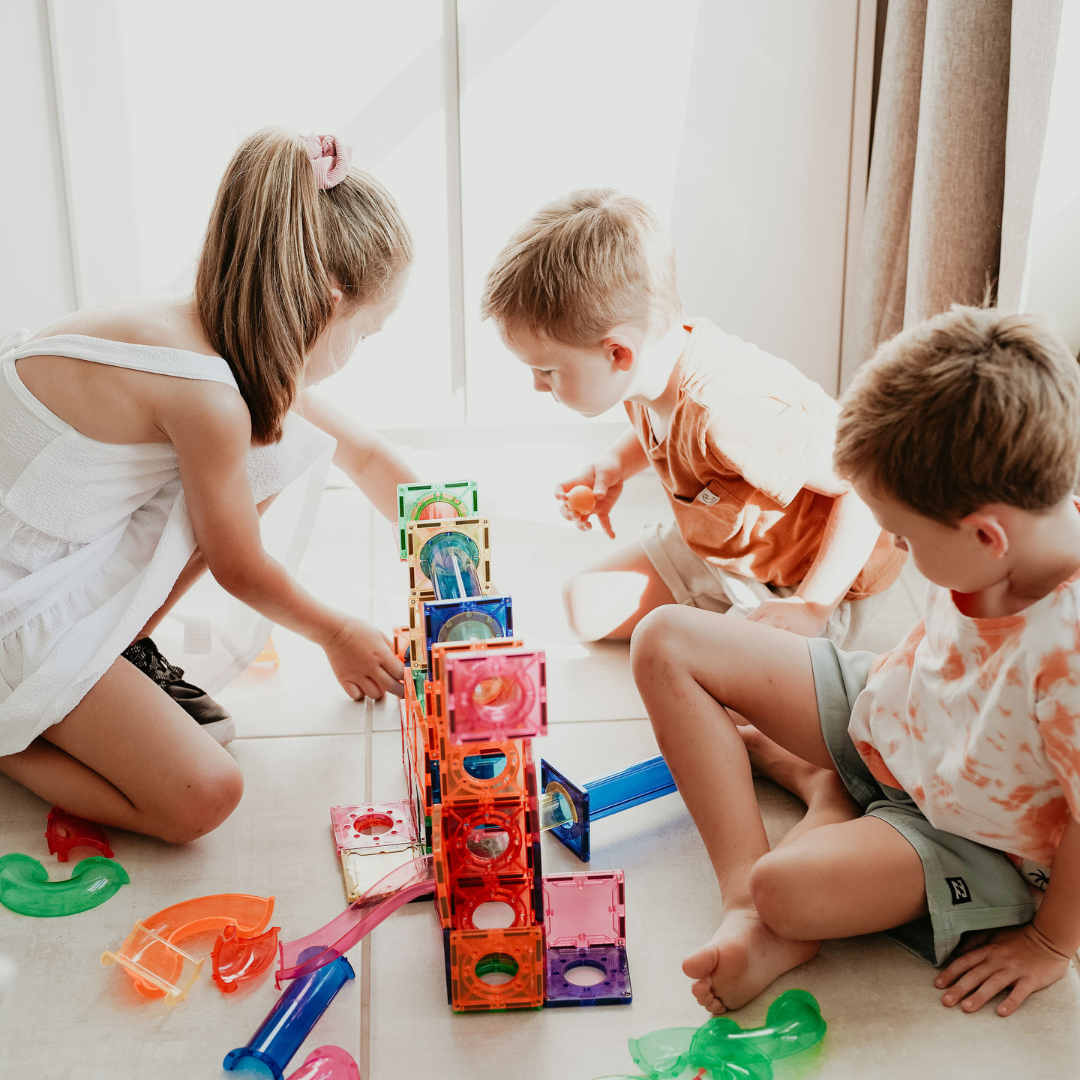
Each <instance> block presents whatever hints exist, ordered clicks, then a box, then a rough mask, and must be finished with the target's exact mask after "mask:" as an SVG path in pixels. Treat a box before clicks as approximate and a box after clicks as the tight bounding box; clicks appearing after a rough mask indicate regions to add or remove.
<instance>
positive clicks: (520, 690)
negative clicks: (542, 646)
mask: <svg viewBox="0 0 1080 1080" xmlns="http://www.w3.org/2000/svg"><path fill="white" fill-rule="evenodd" d="M446 681H447V686H448V693H447V698H448V699H449V701H448V706H449V707H448V714H449V727H450V739H451V741H452V742H456V743H461V742H472V741H477V740H488V739H531V738H533V737H534V736H537V735H546V734H547V682H546V679H545V674H544V654H543V653H542V652H536V651H532V650H520V651H513V652H510V651H507V650H499V651H492V652H475V653H469V654H463V653H459V654H457V655H455V656H448V657H447V658H446Z"/></svg>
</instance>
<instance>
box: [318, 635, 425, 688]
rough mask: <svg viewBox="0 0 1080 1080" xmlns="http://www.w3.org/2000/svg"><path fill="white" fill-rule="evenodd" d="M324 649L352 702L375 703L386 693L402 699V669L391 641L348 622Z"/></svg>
mask: <svg viewBox="0 0 1080 1080" xmlns="http://www.w3.org/2000/svg"><path fill="white" fill-rule="evenodd" d="M323 649H324V651H325V652H326V658H327V659H328V660H329V661H330V667H331V668H333V670H334V674H335V675H336V676H337V681H338V682H339V683H341V685H342V687H343V688H344V690H345V693H347V694H348V695H349V697H351V698H352V699H353V700H354V701H362V700H363V699H364V698H365V697H369V698H373V699H374V700H375V701H378V700H379V699H380V698H381V697H382V696H383V694H385V693H386V692H387V691H389V692H390V693H391V694H397V696H398V697H404V696H405V687H404V685H403V683H402V681H401V680H402V679H403V678H404V676H405V667H404V665H403V664H402V663H401V661H400V660H399V659H398V658H397V657H396V656H395V655H394V650H393V647H392V645H391V644H390V639H389V638H388V637H387V636H386V635H385V634H383V633H381V632H380V631H378V630H376V629H375V627H374V626H372V625H371V624H370V623H366V622H364V621H363V620H362V619H352V618H347V619H346V620H345V622H344V623H343V624H342V627H341V629H340V630H338V632H337V633H336V634H335V635H334V636H333V637H332V638H331V639H330V640H329V641H328V642H327V643H326V644H325V645H323Z"/></svg>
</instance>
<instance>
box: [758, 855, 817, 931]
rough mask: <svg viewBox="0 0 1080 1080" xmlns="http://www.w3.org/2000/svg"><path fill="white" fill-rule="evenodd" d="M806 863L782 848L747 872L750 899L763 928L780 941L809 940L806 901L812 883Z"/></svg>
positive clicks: (764, 856)
mask: <svg viewBox="0 0 1080 1080" xmlns="http://www.w3.org/2000/svg"><path fill="white" fill-rule="evenodd" d="M807 870H808V868H807V867H806V865H805V861H804V860H803V859H799V858H791V857H789V854H788V852H786V851H784V850H783V849H781V850H780V851H772V852H770V853H769V854H768V855H763V856H762V857H761V858H760V859H758V861H757V862H756V863H755V864H754V866H753V869H752V870H751V871H750V881H749V885H750V898H751V899H752V900H753V901H754V907H755V908H756V909H757V913H758V914H759V915H760V916H761V917H762V919H764V920H765V923H766V925H768V927H769V928H770V929H771V930H772V931H773V933H775V934H778V935H779V936H780V937H782V938H787V939H789V940H791V941H803V940H809V939H812V938H813V937H814V935H813V934H812V933H808V932H807V931H808V930H809V923H808V921H807V901H808V899H809V896H810V890H811V888H812V882H811V880H810V875H809V874H808V872H807Z"/></svg>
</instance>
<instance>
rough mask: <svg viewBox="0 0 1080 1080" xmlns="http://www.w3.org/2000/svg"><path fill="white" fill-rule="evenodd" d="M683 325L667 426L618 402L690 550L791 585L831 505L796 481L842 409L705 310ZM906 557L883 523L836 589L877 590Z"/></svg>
mask: <svg viewBox="0 0 1080 1080" xmlns="http://www.w3.org/2000/svg"><path fill="white" fill-rule="evenodd" d="M687 329H688V330H689V331H690V337H689V339H688V341H687V345H686V349H685V350H684V352H683V355H682V358H681V359H680V376H679V377H680V384H679V393H678V399H677V401H676V404H675V409H674V411H673V412H672V414H671V419H670V421H669V425H668V431H667V435H666V436H665V438H663V439H659V440H658V439H657V438H655V436H654V434H653V429H652V424H651V422H650V419H649V411H648V409H647V408H646V407H645V406H644V405H641V404H639V403H637V402H629V401H628V402H627V403H626V411H627V413H628V414H629V416H630V422H631V423H632V424H633V425H634V428H635V430H636V431H637V435H638V438H639V439H640V440H641V444H642V446H643V447H644V448H645V452H646V453H647V454H648V456H649V459H650V461H651V462H652V465H653V467H654V468H655V469H656V472H657V473H658V475H659V476H660V479H661V481H662V482H663V484H664V487H665V488H666V489H667V493H668V498H669V500H670V501H671V505H672V508H673V509H674V512H675V521H676V523H677V524H678V526H679V532H680V533H681V535H682V538H683V540H684V541H685V542H686V545H687V547H689V548H690V550H691V551H693V552H694V553H695V554H697V555H699V556H701V558H703V559H707V560H708V561H709V562H711V563H714V564H715V565H717V566H719V567H720V568H721V569H724V570H727V571H729V572H731V573H735V574H741V575H742V576H743V577H749V578H755V579H756V580H757V581H760V582H762V583H763V584H765V585H785V586H796V585H798V584H799V582H801V581H802V580H803V578H804V577H805V576H806V574H807V573H808V572H809V570H810V567H811V565H812V564H813V562H814V559H815V558H816V557H817V553H818V550H819V549H820V547H821V543H822V540H823V539H824V535H825V525H826V522H827V521H828V517H829V513H830V511H831V510H832V505H833V499H832V498H831V497H829V496H827V495H821V494H818V493H816V492H813V491H811V490H810V489H809V488H807V487H805V484H806V480H807V477H808V476H809V475H810V472H811V470H812V469H813V467H814V465H815V463H816V462H817V461H818V460H819V458H820V456H821V454H822V452H823V450H824V449H825V447H827V446H830V445H831V444H832V441H833V439H834V437H835V432H836V419H837V416H838V415H839V411H840V408H839V406H838V405H837V403H836V402H835V401H834V400H833V399H832V398H831V397H829V395H828V394H826V393H825V391H824V390H823V389H822V388H821V387H820V386H818V384H817V383H815V382H813V381H812V380H811V379H808V378H807V377H806V376H805V375H803V374H802V372H800V371H799V370H798V369H797V368H795V367H794V366H793V365H792V364H789V363H788V362H787V361H786V360H781V359H779V358H777V357H775V356H770V355H769V354H768V353H767V352H764V351H762V350H761V349H759V348H758V347H757V346H756V345H751V344H749V343H748V342H745V341H742V340H741V339H740V338H737V337H733V336H732V335H730V334H725V333H723V332H722V331H721V330H719V329H717V327H715V326H714V325H713V324H712V323H711V322H709V320H708V319H693V320H691V321H690V322H689V323H688V324H687ZM903 561H904V555H903V553H902V552H900V551H898V550H897V549H896V548H894V547H893V545H892V542H891V539H890V538H889V537H888V536H886V535H885V534H882V536H881V538H880V539H879V541H878V544H877V546H876V547H875V548H874V551H873V553H872V554H871V556H870V558H869V560H868V561H867V563H866V565H865V566H864V567H863V568H862V569H861V571H860V573H859V575H858V577H856V578H855V581H854V583H853V584H852V586H851V588H850V590H849V591H848V593H847V595H846V596H845V599H846V600H860V599H863V598H865V597H867V596H872V595H874V594H876V593H879V592H883V591H884V590H885V589H887V588H888V587H889V586H890V585H891V584H892V583H893V581H895V580H896V577H897V575H898V574H899V573H900V569H901V567H902V566H903ZM853 570H854V568H853Z"/></svg>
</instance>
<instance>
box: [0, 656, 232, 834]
mask: <svg viewBox="0 0 1080 1080" xmlns="http://www.w3.org/2000/svg"><path fill="white" fill-rule="evenodd" d="M0 772H3V773H6V774H7V775H8V776H10V777H11V778H12V779H14V780H17V781H18V782H19V783H20V784H22V785H23V786H24V787H28V788H29V789H30V790H31V791H33V792H35V793H36V794H37V795H40V796H41V797H42V798H43V799H45V800H47V801H48V802H51V803H54V804H56V805H59V806H62V807H63V808H64V809H65V810H68V811H69V812H71V813H73V814H76V815H78V816H79V817H85V818H88V819H89V820H91V821H97V822H100V823H101V824H102V825H112V826H115V827H118V828H121V829H129V830H131V831H132V832H139V833H145V834H147V835H149V836H157V837H160V838H161V839H162V840H168V841H170V842H171V843H185V842H187V841H189V840H194V839H195V838H196V837H198V836H202V835H203V834H204V833H208V832H210V831H211V830H212V829H215V828H217V826H218V825H220V824H221V823H222V822H223V821H224V820H225V819H226V818H227V817H228V816H229V814H231V813H232V811H233V809H234V808H235V807H236V804H237V803H238V802H239V801H240V796H241V795H242V794H243V790H244V781H243V776H242V774H241V772H240V769H239V767H238V766H237V765H236V763H235V762H234V761H233V759H232V758H231V757H230V756H229V754H228V752H227V751H226V750H224V749H223V748H222V747H220V746H219V745H218V744H217V743H216V742H215V741H214V740H213V738H211V737H210V736H209V735H208V734H207V733H206V732H205V731H203V730H202V729H201V728H200V727H199V726H198V724H195V723H193V722H192V719H191V717H190V716H188V714H187V713H186V712H184V710H183V709H181V708H180V706H179V705H177V704H176V702H174V701H173V700H172V699H171V698H170V697H169V696H168V694H166V693H165V692H164V691H163V690H161V689H159V688H158V687H157V686H155V685H154V683H153V682H151V681H150V679H148V678H147V677H146V676H145V675H143V674H142V673H141V672H140V671H138V670H136V668H134V667H133V666H132V665H131V664H129V663H128V662H127V661H126V660H124V659H118V660H117V661H116V662H115V663H114V664H113V665H112V667H111V668H109V670H108V671H107V672H106V673H105V674H104V675H103V676H102V677H101V679H100V680H99V681H98V682H97V684H96V685H95V686H94V687H93V688H92V689H91V690H90V691H89V693H87V695H86V697H84V698H83V700H82V701H81V702H79V704H78V705H77V706H76V707H75V708H74V709H72V711H71V712H70V713H68V715H67V716H66V717H65V718H64V719H63V720H61V721H60V723H58V724H55V725H54V726H53V727H51V728H49V729H48V730H46V731H45V733H44V735H42V736H41V738H38V739H35V740H34V742H33V743H31V744H30V746H28V747H27V748H26V749H25V750H23V751H21V752H20V753H18V754H11V755H9V756H7V757H0Z"/></svg>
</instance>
